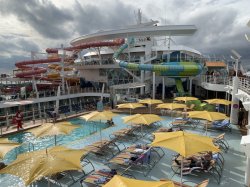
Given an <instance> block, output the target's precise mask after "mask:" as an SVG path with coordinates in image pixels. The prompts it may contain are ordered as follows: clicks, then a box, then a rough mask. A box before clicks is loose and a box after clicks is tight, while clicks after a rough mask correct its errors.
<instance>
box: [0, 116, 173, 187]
mask: <svg viewBox="0 0 250 187" xmlns="http://www.w3.org/2000/svg"><path fill="white" fill-rule="evenodd" d="M124 116H126V115H118V116H115V117H114V118H113V121H114V123H115V125H114V126H111V127H109V128H107V127H108V126H107V125H106V124H104V123H100V122H86V121H84V120H83V119H81V118H73V119H69V120H68V121H69V122H71V123H72V124H76V125H80V126H82V127H81V128H78V129H75V130H74V131H73V132H72V133H71V134H69V135H65V136H62V135H61V136H58V137H57V145H64V146H67V147H70V148H74V149H80V148H83V147H85V146H86V145H89V144H91V143H94V142H96V141H98V140H100V139H109V135H110V134H111V133H112V132H115V131H117V130H119V129H122V128H126V127H128V125H127V124H124V123H123V120H122V117H124ZM163 118H164V121H162V125H163V126H168V124H169V122H170V121H171V119H170V118H169V117H163ZM100 130H101V131H100ZM100 132H101V133H100ZM9 139H11V140H13V141H17V142H20V143H23V142H27V141H29V142H32V143H33V144H34V149H35V150H40V149H45V148H47V147H51V146H54V137H46V138H39V139H35V138H34V136H32V135H31V134H30V133H18V134H15V135H11V136H9ZM29 149H31V150H32V146H29V145H28V144H24V145H22V146H20V147H19V148H16V149H14V150H12V151H10V152H9V153H7V154H6V156H5V159H4V162H5V163H7V164H8V163H10V162H12V161H13V160H14V159H15V158H16V152H17V154H21V153H23V152H27V151H29ZM0 184H1V186H4V187H11V186H13V187H17V186H18V187H21V186H24V183H23V181H22V180H21V179H20V178H18V177H16V176H12V175H0Z"/></svg>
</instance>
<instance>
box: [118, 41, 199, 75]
mask: <svg viewBox="0 0 250 187" xmlns="http://www.w3.org/2000/svg"><path fill="white" fill-rule="evenodd" d="M128 43H129V44H133V43H134V39H133V38H132V39H129V42H128ZM128 43H125V44H123V45H122V46H121V47H120V48H119V49H118V50H117V51H116V52H115V53H114V55H113V59H114V61H115V62H117V63H118V64H119V65H120V67H123V68H127V69H131V70H145V71H153V72H156V74H157V75H160V76H169V77H189V76H196V75H198V74H200V73H201V72H202V68H203V66H202V65H201V64H198V63H195V62H164V63H162V64H157V65H153V64H136V63H129V62H125V61H120V60H118V57H119V55H120V54H121V53H122V52H123V51H124V50H125V49H126V48H127V47H128V45H129V44H128Z"/></svg>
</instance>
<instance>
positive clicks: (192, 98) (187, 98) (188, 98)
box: [174, 97, 199, 102]
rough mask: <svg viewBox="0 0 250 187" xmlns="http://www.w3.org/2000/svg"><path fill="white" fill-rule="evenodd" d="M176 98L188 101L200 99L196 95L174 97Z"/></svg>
mask: <svg viewBox="0 0 250 187" xmlns="http://www.w3.org/2000/svg"><path fill="white" fill-rule="evenodd" d="M174 100H175V101H184V102H187V101H194V100H199V99H198V98H196V97H176V98H174Z"/></svg>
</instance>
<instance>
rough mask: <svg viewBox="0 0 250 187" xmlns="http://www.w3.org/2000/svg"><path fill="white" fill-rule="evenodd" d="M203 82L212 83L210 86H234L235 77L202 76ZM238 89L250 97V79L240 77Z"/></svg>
mask: <svg viewBox="0 0 250 187" xmlns="http://www.w3.org/2000/svg"><path fill="white" fill-rule="evenodd" d="M201 80H202V82H203V83H204V82H205V83H210V84H223V85H229V86H233V77H232V76H227V77H215V76H212V75H204V76H202V79H201ZM238 89H240V90H242V91H244V92H246V93H247V94H249V95H250V78H249V77H239V85H238Z"/></svg>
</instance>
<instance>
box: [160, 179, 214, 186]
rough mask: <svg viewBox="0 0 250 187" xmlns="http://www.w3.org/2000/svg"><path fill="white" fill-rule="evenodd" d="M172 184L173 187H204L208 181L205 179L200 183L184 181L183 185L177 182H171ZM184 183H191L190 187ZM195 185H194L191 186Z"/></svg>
mask: <svg viewBox="0 0 250 187" xmlns="http://www.w3.org/2000/svg"><path fill="white" fill-rule="evenodd" d="M160 181H171V180H166V179H160ZM172 182H173V183H174V186H175V187H206V186H207V185H208V183H209V179H206V180H204V181H202V182H200V183H194V182H191V181H184V182H183V183H180V182H177V181H172ZM186 183H192V186H191V185H188V184H186ZM193 184H195V185H193Z"/></svg>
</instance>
